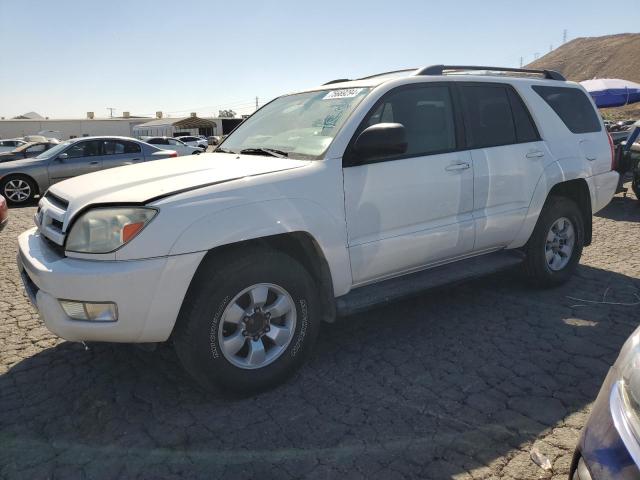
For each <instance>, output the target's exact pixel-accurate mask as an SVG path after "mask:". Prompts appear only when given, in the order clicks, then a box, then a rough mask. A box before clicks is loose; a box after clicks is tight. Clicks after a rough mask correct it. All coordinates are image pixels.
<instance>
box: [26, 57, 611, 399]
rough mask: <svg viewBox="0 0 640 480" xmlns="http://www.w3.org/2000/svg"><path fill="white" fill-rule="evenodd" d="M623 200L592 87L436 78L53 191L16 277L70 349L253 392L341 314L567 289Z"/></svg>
mask: <svg viewBox="0 0 640 480" xmlns="http://www.w3.org/2000/svg"><path fill="white" fill-rule="evenodd" d="M617 183H618V173H617V172H616V171H615V168H614V165H613V155H612V144H611V142H610V139H608V136H607V133H606V131H605V129H604V126H603V123H602V120H601V118H600V117H599V115H598V113H597V111H596V109H595V107H594V104H593V102H592V101H591V99H590V98H589V96H588V95H587V94H586V93H585V91H584V90H583V88H581V87H580V86H579V85H577V84H575V83H572V82H567V81H565V79H564V78H563V77H562V76H561V75H560V74H558V73H557V72H553V71H546V70H540V71H538V70H522V69H505V68H495V67H461V66H443V65H438V66H431V67H425V68H421V69H418V70H406V71H398V72H390V73H385V74H379V75H375V76H371V77H367V78H362V79H358V80H337V81H333V82H329V83H327V84H325V85H323V86H320V87H318V88H313V89H310V90H307V91H303V92H299V93H295V94H290V95H285V96H282V97H279V98H276V99H275V100H273V101H272V102H270V103H268V104H267V105H265V106H264V107H262V108H261V109H260V110H258V111H257V112H256V113H254V114H253V115H252V116H251V117H250V118H249V119H247V120H246V121H245V122H244V123H242V124H241V125H240V126H239V127H237V128H236V130H235V131H234V132H233V133H232V134H231V135H230V136H229V137H228V138H226V139H225V140H224V142H223V143H222V144H221V145H220V146H219V147H218V148H217V150H216V153H211V154H203V155H200V156H196V157H194V158H189V159H187V158H185V159H184V160H183V161H181V162H175V161H173V160H168V161H164V160H161V161H157V162H153V163H144V164H140V165H132V166H126V167H119V168H114V169H111V170H108V171H103V172H96V173H91V174H88V175H84V176H81V177H77V178H73V179H70V180H66V181H64V182H61V183H58V184H54V185H52V186H51V187H50V188H49V190H48V191H47V192H46V194H45V195H43V197H42V199H41V200H40V203H39V207H38V210H37V214H36V215H35V223H36V226H35V227H34V228H32V229H31V230H28V231H26V232H24V233H23V234H22V235H21V236H20V237H19V254H18V266H19V269H20V272H21V275H22V278H23V281H24V285H25V287H26V291H27V293H28V295H29V297H30V299H31V300H32V302H33V303H34V305H35V306H36V307H37V309H38V310H39V312H40V314H41V316H42V318H43V320H44V323H45V324H46V326H47V327H48V328H49V329H50V330H51V331H52V332H54V333H56V334H57V335H59V336H61V337H63V338H66V339H68V340H73V341H106V342H133V343H141V342H163V341H166V340H172V341H173V343H174V345H175V348H176V350H177V353H178V356H179V358H180V360H181V361H182V363H183V364H184V366H185V368H186V370H188V371H189V372H190V373H191V374H192V375H193V376H194V377H195V378H196V379H197V380H198V381H199V382H200V383H201V384H203V385H205V386H222V387H224V388H228V389H235V390H240V391H255V390H260V389H263V388H267V387H269V386H272V385H274V384H276V383H278V382H280V381H282V380H283V379H284V378H286V376H287V375H289V374H290V373H291V372H293V371H294V370H295V369H296V368H297V367H299V366H300V365H301V363H302V362H303V361H304V359H305V358H306V357H307V356H308V355H309V352H310V350H311V348H312V345H313V343H314V341H315V339H316V336H317V334H318V329H319V326H320V324H321V321H323V320H324V321H328V322H331V321H333V320H334V319H335V318H336V316H337V315H341V314H342V315H343V314H346V313H351V312H355V311H358V310H362V309H364V308H368V307H370V306H371V305H373V304H375V303H377V302H380V301H389V300H391V299H394V298H398V297H401V296H405V295H408V294H410V293H415V292H416V291H418V290H422V289H425V288H428V287H431V286H435V285H442V284H444V283H449V282H453V281H459V280H461V279H464V278H468V277H470V276H478V275H481V274H485V273H489V272H492V271H495V270H497V269H499V268H503V267H507V266H510V265H515V264H518V263H520V264H522V266H523V267H524V270H525V271H526V273H527V274H528V275H529V277H530V278H531V279H532V281H533V282H534V283H536V284H538V285H541V286H553V285H558V284H561V283H562V282H565V281H566V280H567V279H569V277H570V276H571V275H572V273H573V272H574V270H575V268H576V265H577V264H578V262H579V260H580V256H581V253H582V249H583V247H584V246H586V245H589V244H590V243H591V231H592V230H591V224H592V214H593V213H594V212H597V211H598V210H600V209H601V208H603V207H604V206H605V205H607V203H609V201H610V200H611V198H612V195H613V194H614V191H615V189H616V186H617Z"/></svg>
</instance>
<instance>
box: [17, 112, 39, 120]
mask: <svg viewBox="0 0 640 480" xmlns="http://www.w3.org/2000/svg"><path fill="white" fill-rule="evenodd" d="M13 118H14V119H16V120H44V117H43V116H42V115H40V114H39V113H36V112H27V113H23V114H22V115H18V116H17V117H13Z"/></svg>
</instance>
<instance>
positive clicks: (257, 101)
mask: <svg viewBox="0 0 640 480" xmlns="http://www.w3.org/2000/svg"><path fill="white" fill-rule="evenodd" d="M256 110H258V97H256Z"/></svg>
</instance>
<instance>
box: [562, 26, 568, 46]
mask: <svg viewBox="0 0 640 480" xmlns="http://www.w3.org/2000/svg"><path fill="white" fill-rule="evenodd" d="M562 43H567V29H566V28H565V29H564V30H563V32H562Z"/></svg>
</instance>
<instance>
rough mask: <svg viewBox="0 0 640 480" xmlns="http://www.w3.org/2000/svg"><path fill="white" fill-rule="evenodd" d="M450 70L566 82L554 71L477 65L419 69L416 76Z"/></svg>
mask: <svg viewBox="0 0 640 480" xmlns="http://www.w3.org/2000/svg"><path fill="white" fill-rule="evenodd" d="M450 70H487V71H491V72H515V73H537V74H539V75H544V78H547V79H549V80H558V81H561V82H564V81H566V78H564V76H563V75H562V74H561V73H559V72H556V71H555V70H536V69H532V68H511V67H484V66H477V65H475V66H474V65H431V66H429V67H423V68H421V69H419V70H418V71H417V72H416V73H415V74H416V75H444V74H445V72H446V71H450Z"/></svg>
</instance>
